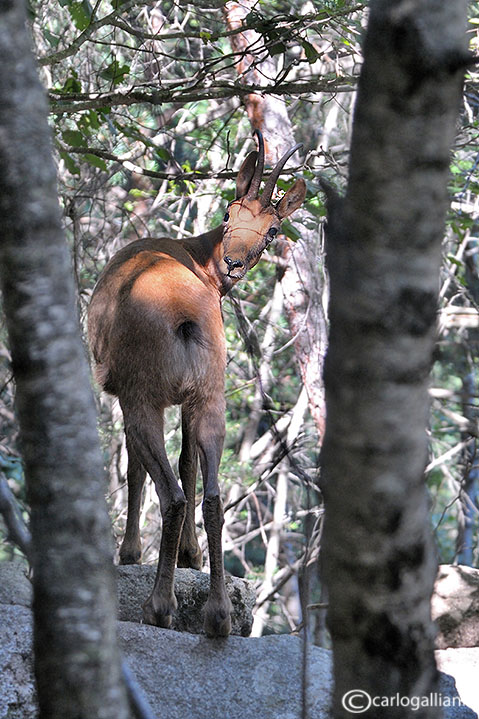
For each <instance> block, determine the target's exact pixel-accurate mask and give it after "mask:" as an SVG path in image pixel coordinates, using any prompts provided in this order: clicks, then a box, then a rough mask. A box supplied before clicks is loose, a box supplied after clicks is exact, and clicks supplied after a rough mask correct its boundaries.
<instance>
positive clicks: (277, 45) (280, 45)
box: [268, 42, 286, 57]
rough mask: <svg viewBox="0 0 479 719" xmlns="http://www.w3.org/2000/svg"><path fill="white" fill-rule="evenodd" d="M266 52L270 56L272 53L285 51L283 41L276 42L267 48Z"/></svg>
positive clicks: (276, 53)
mask: <svg viewBox="0 0 479 719" xmlns="http://www.w3.org/2000/svg"><path fill="white" fill-rule="evenodd" d="M268 52H269V54H270V55H271V57H273V55H281V54H282V53H283V52H286V45H285V44H284V42H276V43H275V44H274V45H271V47H269V48H268Z"/></svg>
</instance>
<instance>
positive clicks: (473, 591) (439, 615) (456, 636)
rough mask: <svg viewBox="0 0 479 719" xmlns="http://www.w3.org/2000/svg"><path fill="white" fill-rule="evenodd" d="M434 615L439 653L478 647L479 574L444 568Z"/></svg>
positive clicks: (434, 600) (468, 569)
mask: <svg viewBox="0 0 479 719" xmlns="http://www.w3.org/2000/svg"><path fill="white" fill-rule="evenodd" d="M431 613H432V618H433V619H434V620H435V622H436V625H437V628H438V634H437V638H436V647H437V649H447V647H477V646H479V570H477V569H473V568H472V567H466V566H460V565H458V566H456V565H449V564H443V565H441V566H440V567H439V572H438V575H437V579H436V584H435V587H434V594H433V597H432V602H431Z"/></svg>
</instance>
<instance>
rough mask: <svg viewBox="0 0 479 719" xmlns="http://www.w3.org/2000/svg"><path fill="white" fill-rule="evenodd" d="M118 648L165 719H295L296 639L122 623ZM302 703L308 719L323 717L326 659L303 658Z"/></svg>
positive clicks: (319, 652)
mask: <svg viewBox="0 0 479 719" xmlns="http://www.w3.org/2000/svg"><path fill="white" fill-rule="evenodd" d="M120 643H121V646H122V648H123V652H124V654H125V656H126V657H127V659H128V663H129V666H130V669H131V671H132V672H133V674H134V675H135V676H136V678H137V681H138V683H139V684H140V686H141V688H142V689H143V691H144V693H145V694H146V696H147V697H148V700H149V702H150V704H151V707H152V709H153V712H154V713H155V714H158V716H160V714H161V716H165V717H168V719H184V718H185V717H188V719H205V717H208V718H213V717H228V719H256V717H258V716H261V717H262V719H299V717H300V716H301V711H300V709H301V640H300V639H298V638H297V637H292V636H286V635H280V636H278V635H276V636H269V637H263V638H261V639H252V638H245V637H235V636H230V637H228V639H216V640H212V639H208V638H207V637H205V636H201V635H193V634H186V633H185V634H183V633H181V634H180V633H178V632H174V631H171V630H167V629H158V628H157V627H151V626H148V625H145V624H143V625H137V624H131V623H128V622H125V623H122V624H121V626H120ZM309 674H310V684H309V691H308V704H309V708H310V712H311V714H310V716H311V717H312V718H313V719H326V718H327V716H328V707H329V702H330V694H331V659H330V652H329V651H327V650H326V649H320V648H319V647H313V648H312V649H311V652H310V672H309Z"/></svg>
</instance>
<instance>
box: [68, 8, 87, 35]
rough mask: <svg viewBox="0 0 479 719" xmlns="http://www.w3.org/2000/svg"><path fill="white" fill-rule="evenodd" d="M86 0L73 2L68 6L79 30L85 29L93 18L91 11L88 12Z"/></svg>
mask: <svg viewBox="0 0 479 719" xmlns="http://www.w3.org/2000/svg"><path fill="white" fill-rule="evenodd" d="M87 8H88V5H87V3H86V2H72V3H70V6H69V8H68V12H69V13H70V15H71V19H72V20H73V24H74V25H75V27H77V28H78V30H85V28H87V27H88V25H89V24H90V20H91V12H88V9H87Z"/></svg>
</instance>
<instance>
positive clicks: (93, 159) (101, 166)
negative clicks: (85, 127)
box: [85, 153, 107, 170]
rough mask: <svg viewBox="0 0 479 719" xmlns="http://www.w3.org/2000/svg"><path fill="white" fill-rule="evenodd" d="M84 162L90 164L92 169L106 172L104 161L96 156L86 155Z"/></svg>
mask: <svg viewBox="0 0 479 719" xmlns="http://www.w3.org/2000/svg"><path fill="white" fill-rule="evenodd" d="M85 160H86V161H87V162H89V163H90V165H93V167H98V168H99V169H100V170H106V169H107V165H106V162H105V160H102V158H101V157H97V156H96V155H91V154H90V153H87V154H86V155H85Z"/></svg>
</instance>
